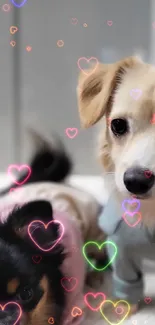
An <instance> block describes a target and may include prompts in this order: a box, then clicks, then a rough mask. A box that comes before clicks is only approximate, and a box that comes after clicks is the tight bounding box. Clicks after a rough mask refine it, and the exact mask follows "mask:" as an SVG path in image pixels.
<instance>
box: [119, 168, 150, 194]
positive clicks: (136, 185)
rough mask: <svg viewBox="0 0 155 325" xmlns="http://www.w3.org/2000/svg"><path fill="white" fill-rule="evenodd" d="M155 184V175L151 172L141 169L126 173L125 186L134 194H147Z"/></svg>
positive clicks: (130, 170)
mask: <svg viewBox="0 0 155 325" xmlns="http://www.w3.org/2000/svg"><path fill="white" fill-rule="evenodd" d="M154 182H155V175H154V174H153V173H152V172H151V171H150V170H148V169H147V170H144V169H142V168H140V167H133V168H129V169H127V171H126V172H125V173H124V184H125V186H126V188H127V190H128V191H129V192H131V193H132V194H145V193H147V192H148V191H149V190H150V189H151V187H152V186H153V184H154Z"/></svg>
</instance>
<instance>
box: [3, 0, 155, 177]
mask: <svg viewBox="0 0 155 325" xmlns="http://www.w3.org/2000/svg"><path fill="white" fill-rule="evenodd" d="M6 3H8V4H9V5H10V11H3V5H4V4H5V0H4V1H3V0H0V29H1V33H0V156H1V159H0V170H1V171H6V170H7V168H8V165H9V164H13V163H28V158H29V147H30V143H29V140H28V138H27V136H26V134H25V127H26V126H31V127H34V128H35V129H37V130H40V131H41V132H42V133H43V132H44V131H46V134H47V132H48V133H52V131H55V132H57V133H58V134H59V135H60V136H61V138H62V140H63V141H64V143H65V145H66V147H67V148H68V151H69V152H70V154H71V155H72V157H73V159H74V161H75V173H78V174H92V175H95V174H98V173H99V172H100V171H99V168H98V165H97V163H96V160H95V154H94V155H93V153H94V152H95V137H96V128H95V127H94V128H92V129H89V130H82V129H81V128H80V121H79V116H78V109H77V99H76V86H77V78H78V73H79V68H78V66H77V61H78V59H79V58H80V57H87V58H90V57H96V58H97V59H98V60H99V61H103V62H105V63H106V62H108V63H109V62H112V61H115V60H117V59H120V58H121V57H123V56H127V55H132V54H133V53H135V52H138V53H140V54H141V55H142V57H143V59H144V60H146V61H148V62H151V63H154V59H155V46H154V38H155V36H154V35H155V24H154V28H153V26H152V24H153V22H155V1H154V0H152V1H151V0H78V1H77V0H27V2H26V3H25V5H24V6H23V7H21V8H16V7H15V6H14V5H11V1H9V0H6ZM16 3H17V4H20V3H21V0H16ZM72 18H76V19H77V23H76V24H73V21H72ZM108 20H110V21H112V22H113V24H112V26H108V25H107V21H108ZM84 24H87V27H84ZM12 25H14V26H17V27H18V29H19V30H18V32H17V33H15V34H14V35H11V34H10V31H9V29H10V26H12ZM12 40H14V41H16V46H14V47H12V46H11V45H10V41H12ZM58 40H63V41H64V46H63V47H58V46H57V41H58ZM27 46H31V47H32V50H31V51H29V52H28V51H27V50H26V47H27ZM69 127H70V128H74V127H76V128H78V130H79V133H78V135H77V136H76V137H75V138H74V139H69V138H68V137H67V136H66V135H65V129H66V128H69Z"/></svg>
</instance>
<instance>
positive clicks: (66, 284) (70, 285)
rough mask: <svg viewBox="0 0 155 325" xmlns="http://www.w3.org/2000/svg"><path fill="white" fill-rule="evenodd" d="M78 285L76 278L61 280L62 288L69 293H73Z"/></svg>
mask: <svg viewBox="0 0 155 325" xmlns="http://www.w3.org/2000/svg"><path fill="white" fill-rule="evenodd" d="M77 284H78V280H77V279H76V278H74V277H71V278H69V277H64V278H62V279H61V285H62V287H63V288H64V289H65V290H66V291H67V292H71V291H73V290H74V289H75V287H76V286H77Z"/></svg>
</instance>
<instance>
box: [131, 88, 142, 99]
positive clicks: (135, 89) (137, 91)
mask: <svg viewBox="0 0 155 325" xmlns="http://www.w3.org/2000/svg"><path fill="white" fill-rule="evenodd" d="M134 94H138V97H137V98H135V97H134V96H133V95H134ZM141 95H142V90H141V89H139V88H132V89H131V90H130V96H131V97H132V98H133V99H134V100H138V99H139V98H140V96H141Z"/></svg>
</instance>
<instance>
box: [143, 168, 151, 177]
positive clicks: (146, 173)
mask: <svg viewBox="0 0 155 325" xmlns="http://www.w3.org/2000/svg"><path fill="white" fill-rule="evenodd" d="M148 174H149V175H150V176H148ZM144 175H145V177H146V178H150V177H151V176H152V172H151V170H145V171H144Z"/></svg>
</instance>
